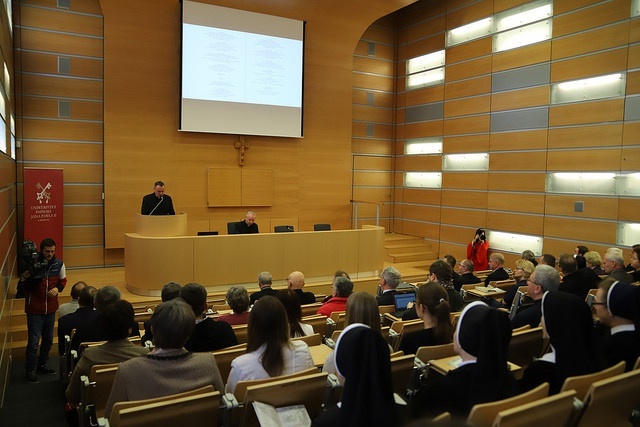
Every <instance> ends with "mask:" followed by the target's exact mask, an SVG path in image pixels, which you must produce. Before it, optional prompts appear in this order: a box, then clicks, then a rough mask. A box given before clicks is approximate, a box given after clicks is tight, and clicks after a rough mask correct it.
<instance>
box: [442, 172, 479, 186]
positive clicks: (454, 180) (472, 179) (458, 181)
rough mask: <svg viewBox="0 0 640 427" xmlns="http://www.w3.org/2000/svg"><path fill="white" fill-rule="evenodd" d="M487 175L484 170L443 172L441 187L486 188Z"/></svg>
mask: <svg viewBox="0 0 640 427" xmlns="http://www.w3.org/2000/svg"><path fill="white" fill-rule="evenodd" d="M488 175H489V174H488V173H484V172H443V174H442V188H443V189H444V188H447V189H451V188H458V189H471V190H486V189H487V181H488Z"/></svg>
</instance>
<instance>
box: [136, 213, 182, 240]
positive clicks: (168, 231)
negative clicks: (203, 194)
mask: <svg viewBox="0 0 640 427" xmlns="http://www.w3.org/2000/svg"><path fill="white" fill-rule="evenodd" d="M136 233H138V234H139V235H141V236H146V237H178V236H186V235H187V214H186V212H178V213H176V214H175V215H141V214H136Z"/></svg>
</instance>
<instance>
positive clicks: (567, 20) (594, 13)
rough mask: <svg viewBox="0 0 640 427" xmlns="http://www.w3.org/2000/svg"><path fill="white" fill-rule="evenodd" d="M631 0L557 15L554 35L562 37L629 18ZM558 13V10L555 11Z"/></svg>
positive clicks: (619, 0) (611, 2)
mask: <svg viewBox="0 0 640 427" xmlns="http://www.w3.org/2000/svg"><path fill="white" fill-rule="evenodd" d="M630 8H631V2H630V0H612V1H607V2H603V3H602V4H600V5H597V6H594V7H590V8H585V9H582V10H578V11H576V12H573V13H567V14H565V15H560V16H555V17H554V19H553V36H554V37H561V36H565V35H567V34H572V33H577V32H580V31H584V30H587V29H589V28H594V27H598V26H602V25H606V24H611V23H614V22H618V21H622V20H623V19H627V18H629V10H630ZM555 13H556V14H557V13H558V12H557V11H555Z"/></svg>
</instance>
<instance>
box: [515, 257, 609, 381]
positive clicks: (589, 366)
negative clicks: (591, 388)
mask: <svg viewBox="0 0 640 427" xmlns="http://www.w3.org/2000/svg"><path fill="white" fill-rule="evenodd" d="M537 272H538V269H537V268H536V271H535V272H534V275H537V274H536V273H537ZM541 307H542V328H543V331H544V335H545V336H546V337H548V338H549V341H550V344H551V351H550V352H549V353H547V354H545V355H544V356H542V357H541V358H540V359H536V360H534V361H533V362H531V364H530V365H529V366H528V367H527V369H525V371H524V373H523V376H522V380H521V389H522V391H527V390H531V389H532V388H534V387H537V386H538V385H540V384H542V383H543V382H548V383H549V393H550V394H556V393H558V392H559V391H560V388H561V387H562V384H563V383H564V380H565V379H566V378H567V377H573V376H576V375H586V374H590V373H593V372H596V371H598V370H599V369H600V368H601V364H600V363H599V361H598V356H597V352H596V345H595V340H594V330H593V319H592V317H591V310H589V306H588V305H587V303H586V302H584V300H581V299H580V298H578V297H577V296H575V295H572V294H569V293H567V292H545V294H544V296H543V298H542V305H541Z"/></svg>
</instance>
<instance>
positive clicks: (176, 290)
mask: <svg viewBox="0 0 640 427" xmlns="http://www.w3.org/2000/svg"><path fill="white" fill-rule="evenodd" d="M181 289H182V286H180V284H179V283H176V282H168V283H166V284H165V285H164V286H163V287H162V290H161V291H160V300H161V301H162V302H167V301H169V300H172V299H174V298H178V297H179V296H180V290H181ZM141 341H142V345H143V346H145V345H146V342H147V341H151V342H153V333H152V332H151V319H147V320H145V321H144V335H142V340H141Z"/></svg>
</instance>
